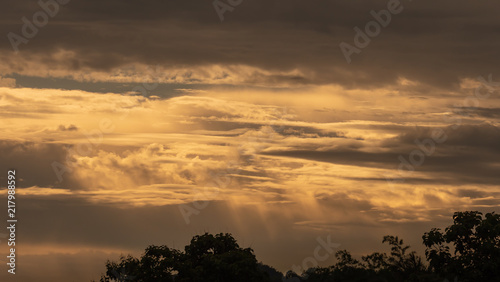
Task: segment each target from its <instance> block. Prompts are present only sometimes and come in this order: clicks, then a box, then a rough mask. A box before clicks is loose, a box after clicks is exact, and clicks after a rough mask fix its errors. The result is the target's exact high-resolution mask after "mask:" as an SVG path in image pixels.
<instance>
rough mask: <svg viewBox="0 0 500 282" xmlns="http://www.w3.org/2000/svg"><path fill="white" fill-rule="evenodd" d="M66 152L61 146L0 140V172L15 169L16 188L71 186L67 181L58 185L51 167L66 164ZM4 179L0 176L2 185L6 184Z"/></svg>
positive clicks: (4, 176) (5, 177)
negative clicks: (55, 163) (0, 160)
mask: <svg viewBox="0 0 500 282" xmlns="http://www.w3.org/2000/svg"><path fill="white" fill-rule="evenodd" d="M66 152H67V151H66V147H65V145H62V144H44V143H34V142H16V141H8V140H0V155H1V156H2V162H1V163H0V170H1V171H7V170H9V169H15V170H16V174H17V183H16V184H17V186H18V187H31V186H35V185H38V186H42V187H62V185H69V186H71V183H69V181H67V182H62V183H60V182H59V181H58V178H57V175H56V173H55V172H54V169H53V167H52V164H53V163H54V162H59V163H61V164H63V163H66ZM6 179H7V175H6V174H5V175H4V174H2V175H0V181H1V182H2V183H6Z"/></svg>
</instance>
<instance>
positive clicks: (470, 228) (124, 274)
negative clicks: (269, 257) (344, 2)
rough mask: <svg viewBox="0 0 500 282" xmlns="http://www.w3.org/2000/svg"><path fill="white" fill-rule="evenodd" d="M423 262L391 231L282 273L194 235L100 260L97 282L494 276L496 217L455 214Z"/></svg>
mask: <svg viewBox="0 0 500 282" xmlns="http://www.w3.org/2000/svg"><path fill="white" fill-rule="evenodd" d="M422 239H423V243H424V245H425V246H426V248H427V249H426V251H425V256H426V258H427V261H428V264H425V263H424V261H423V260H422V258H421V257H419V256H418V255H417V254H416V253H415V252H414V251H410V246H408V245H405V244H404V242H403V240H402V239H400V238H398V237H397V236H384V238H383V240H382V243H387V244H388V245H389V246H390V250H391V251H390V253H389V254H387V253H378V252H375V253H372V254H369V255H366V256H362V257H361V260H357V259H355V258H353V257H352V255H351V254H350V253H349V252H348V251H347V250H340V251H338V252H337V253H335V257H336V258H337V262H336V263H335V264H334V265H332V266H329V267H316V268H310V269H308V270H306V271H304V272H303V273H299V274H297V273H294V272H292V271H288V272H287V273H286V275H283V274H282V273H281V272H279V271H277V270H276V269H274V268H273V267H271V266H268V265H265V264H262V263H259V262H257V260H256V258H255V255H254V253H253V250H252V249H250V248H246V249H244V248H240V246H239V245H238V243H237V242H236V240H235V239H234V238H233V237H232V236H231V235H230V234H222V233H221V234H216V235H212V234H208V233H205V234H204V235H201V236H195V237H194V238H193V239H192V240H191V243H190V244H189V245H187V246H186V247H185V249H184V251H183V252H182V251H178V250H174V249H169V248H168V247H167V246H149V247H148V248H147V249H146V250H145V252H144V254H143V255H142V257H141V258H134V257H132V256H127V257H122V258H121V259H120V261H119V262H110V261H108V262H107V264H106V269H107V271H106V275H104V276H102V277H101V282H104V281H137V282H153V281H155V282H162V281H175V282H201V281H206V282H233V281H238V282H280V281H285V282H300V281H308V282H342V281H349V282H356V281H360V282H361V281H373V282H393V281H394V282H401V281H407V282H445V281H447V282H448V281H450V282H451V281H453V282H458V281H464V282H473V281H474V282H475V281H485V282H486V281H487V282H489V281H491V282H495V281H500V215H498V214H495V213H488V214H486V215H485V217H484V218H483V217H482V213H480V212H477V211H468V212H456V213H455V214H454V215H453V225H451V226H449V227H447V228H446V229H445V231H444V232H442V231H441V230H440V229H437V228H433V229H432V230H430V231H429V232H426V233H425V234H424V235H423V236H422Z"/></svg>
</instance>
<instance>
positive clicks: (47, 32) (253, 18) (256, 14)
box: [0, 0, 500, 87]
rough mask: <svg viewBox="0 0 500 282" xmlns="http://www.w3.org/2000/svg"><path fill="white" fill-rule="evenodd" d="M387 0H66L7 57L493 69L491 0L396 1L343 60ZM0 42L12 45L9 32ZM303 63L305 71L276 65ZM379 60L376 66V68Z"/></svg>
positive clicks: (460, 72) (456, 71)
mask: <svg viewBox="0 0 500 282" xmlns="http://www.w3.org/2000/svg"><path fill="white" fill-rule="evenodd" d="M387 2H388V1H381V0H377V1H368V2H364V3H363V4H364V5H359V4H358V3H356V2H352V1H333V0H332V1H316V2H304V1H298V0H297V1H276V2H273V3H272V4H271V3H269V2H268V1H262V0H261V1H243V3H242V4H241V5H239V6H238V7H236V9H235V10H234V11H233V12H228V13H227V14H226V17H225V18H226V20H225V21H224V22H222V23H221V22H219V18H218V16H217V14H216V12H215V10H214V8H213V6H212V3H211V1H190V2H189V3H184V2H181V1H154V0H150V1H141V2H136V1H125V2H124V1H117V0H110V1H104V2H103V1H70V2H69V4H67V5H65V6H64V8H62V9H61V10H60V11H59V13H58V14H57V15H56V16H55V17H54V18H51V19H50V21H49V24H48V25H47V26H45V27H43V28H41V29H40V31H39V32H38V34H37V35H36V36H35V37H34V38H32V39H30V41H29V43H28V44H26V45H24V44H21V46H20V49H21V50H22V51H21V52H20V53H19V54H18V55H17V56H16V57H15V58H11V59H9V58H8V57H6V58H5V59H6V62H5V64H6V65H8V66H10V71H12V72H16V71H21V70H22V66H16V65H15V64H14V61H12V60H18V59H20V58H25V59H28V58H34V57H40V56H46V55H47V54H50V53H52V52H55V51H57V50H61V49H64V50H69V51H73V52H75V53H74V54H75V55H74V56H73V57H72V58H71V59H69V60H66V61H65V62H62V61H58V62H56V61H50V60H44V63H45V64H46V66H47V67H50V66H51V64H61V63H63V64H65V65H66V67H67V68H68V69H73V70H77V69H89V70H92V69H93V70H104V71H106V70H110V69H112V68H114V67H118V66H120V65H123V64H126V63H144V64H160V65H163V66H187V67H194V66H203V65H211V64H217V65H222V66H226V65H249V66H254V67H257V68H260V69H265V70H267V71H270V72H271V73H270V74H263V73H254V74H253V75H247V77H246V80H247V83H273V84H280V83H283V82H285V83H288V84H325V83H340V84H343V85H345V86H349V87H351V86H352V87H354V86H355V87H373V86H377V85H378V86H380V85H384V84H388V83H392V82H395V81H396V80H397V79H398V77H401V76H403V77H406V78H409V79H412V80H417V81H421V82H424V83H425V84H431V85H436V86H452V85H454V84H455V85H456V83H457V82H458V79H459V78H462V77H467V76H470V77H477V76H478V75H487V74H488V73H494V72H495V71H496V67H495V66H496V65H498V63H499V62H500V61H499V60H500V57H499V56H495V55H494V54H496V50H497V49H498V46H499V45H500V41H499V40H498V39H497V38H498V36H495V34H497V33H498V30H499V26H500V22H499V21H498V20H497V14H498V13H497V12H498V9H499V6H498V4H497V3H495V2H485V1H482V2H480V3H474V4H471V2H469V1H465V0H461V1H451V0H449V1H440V2H439V3H433V4H432V5H429V4H428V3H425V2H417V1H414V2H406V1H404V2H402V5H403V6H404V10H403V11H402V12H401V13H400V14H397V15H393V16H392V21H391V23H390V25H389V26H388V27H386V28H383V29H382V31H381V34H380V35H379V36H377V37H375V38H373V39H372V41H371V43H370V45H369V46H368V47H366V48H365V49H363V50H362V52H361V54H359V55H357V54H355V55H353V63H352V64H347V62H346V60H345V58H344V56H343V55H342V53H341V51H340V48H339V44H340V43H341V42H344V41H345V42H347V43H349V44H354V43H353V38H354V34H355V32H354V30H353V28H354V27H355V26H358V27H360V28H364V26H365V24H366V23H367V22H369V21H371V20H372V17H371V15H370V10H376V11H378V10H380V9H384V8H386V6H387ZM4 5H6V6H8V7H9V9H4V10H3V12H2V13H1V14H0V15H1V16H2V18H3V19H4V22H5V23H6V24H3V25H2V26H1V27H0V33H2V34H7V33H8V32H16V33H20V32H21V27H22V22H21V17H23V16H26V17H27V18H29V19H31V16H32V15H33V13H34V12H36V11H38V10H40V7H38V5H37V4H36V2H35V1H7V2H6V3H4ZM0 49H3V50H4V52H9V50H12V47H11V46H10V43H9V41H8V40H7V39H5V40H2V41H1V42H0ZM293 69H298V70H301V72H302V73H303V75H283V74H278V73H276V72H279V71H290V70H293ZM381 70H383V71H381Z"/></svg>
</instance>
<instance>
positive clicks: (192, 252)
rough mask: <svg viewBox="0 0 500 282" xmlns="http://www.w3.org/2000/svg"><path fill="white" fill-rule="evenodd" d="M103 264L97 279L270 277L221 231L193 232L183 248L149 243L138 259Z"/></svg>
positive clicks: (199, 281) (194, 281)
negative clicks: (213, 232) (198, 233)
mask: <svg viewBox="0 0 500 282" xmlns="http://www.w3.org/2000/svg"><path fill="white" fill-rule="evenodd" d="M106 268H107V271H106V275H104V276H102V277H101V280H100V281H101V282H105V281H134V282H170V281H176V282H204V281H214V282H232V281H242V282H260V281H271V280H270V276H269V274H268V273H267V272H266V271H265V270H264V269H263V268H262V266H259V264H258V262H257V259H256V258H255V255H254V253H253V250H252V249H250V248H246V249H243V248H240V246H239V245H238V243H237V242H236V240H235V239H234V238H233V237H232V236H231V235H230V234H222V233H220V234H217V235H215V236H214V235H212V234H208V233H205V234H204V235H197V236H195V237H193V239H192V240H191V243H190V244H189V245H187V246H186V247H185V249H184V252H181V251H178V250H174V249H170V248H168V247H167V246H149V247H148V248H147V249H146V250H145V252H144V254H143V255H142V257H141V258H140V259H137V258H134V257H132V256H127V257H121V258H120V261H119V262H111V261H108V262H107V263H106ZM269 268H270V267H269ZM266 270H269V269H266Z"/></svg>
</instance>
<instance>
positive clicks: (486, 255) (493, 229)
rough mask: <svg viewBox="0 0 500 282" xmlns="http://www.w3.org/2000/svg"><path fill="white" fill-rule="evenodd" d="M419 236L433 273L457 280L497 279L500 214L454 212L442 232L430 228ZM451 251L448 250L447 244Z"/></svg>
mask: <svg viewBox="0 0 500 282" xmlns="http://www.w3.org/2000/svg"><path fill="white" fill-rule="evenodd" d="M422 239H423V241H424V245H425V246H426V247H427V249H426V251H425V255H426V257H427V259H428V261H429V263H430V267H431V269H432V270H433V271H435V272H436V273H439V274H440V275H442V276H443V277H447V278H449V279H451V278H453V277H456V276H458V277H460V281H500V215H498V214H495V213H487V214H486V216H485V218H484V219H483V218H482V213H481V212H478V211H468V212H456V213H455V214H454V215H453V225H451V226H449V227H447V228H446V229H445V231H444V232H441V231H440V229H438V228H433V229H432V230H431V231H429V232H426V233H425V234H424V235H423V236H422ZM450 243H451V244H452V245H453V247H454V252H453V253H450V247H449V246H448V244H450Z"/></svg>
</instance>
